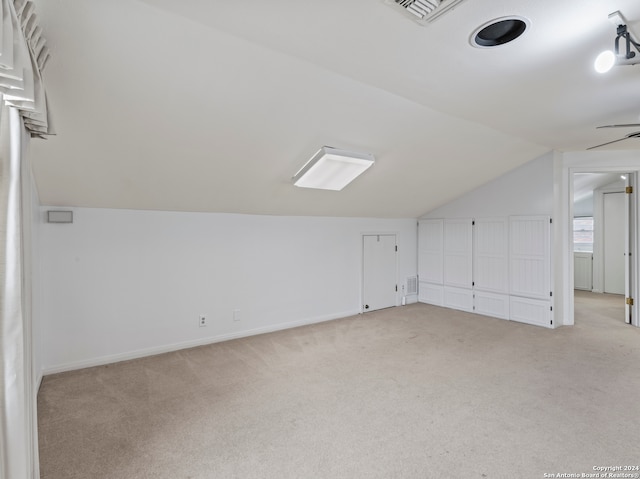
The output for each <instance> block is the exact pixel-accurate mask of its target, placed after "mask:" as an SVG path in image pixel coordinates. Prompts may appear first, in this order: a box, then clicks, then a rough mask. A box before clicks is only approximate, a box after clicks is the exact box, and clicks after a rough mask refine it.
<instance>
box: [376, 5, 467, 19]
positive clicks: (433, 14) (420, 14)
mask: <svg viewBox="0 0 640 479" xmlns="http://www.w3.org/2000/svg"><path fill="white" fill-rule="evenodd" d="M463 1H464V0H384V2H385V3H386V4H388V5H391V6H392V7H395V8H397V9H399V10H401V11H403V12H404V13H405V14H406V15H407V16H408V17H410V18H413V19H414V20H415V21H416V22H418V23H420V24H421V25H426V24H428V23H431V22H433V21H434V20H436V19H438V18H439V17H440V16H441V15H443V14H445V13H447V12H448V11H449V10H451V9H452V8H453V7H455V6H456V5H458V4H459V3H462V2H463Z"/></svg>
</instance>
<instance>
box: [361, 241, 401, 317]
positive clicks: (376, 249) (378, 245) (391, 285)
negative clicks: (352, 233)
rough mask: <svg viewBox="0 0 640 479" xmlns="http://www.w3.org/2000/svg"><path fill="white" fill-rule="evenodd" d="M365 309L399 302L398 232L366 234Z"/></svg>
mask: <svg viewBox="0 0 640 479" xmlns="http://www.w3.org/2000/svg"><path fill="white" fill-rule="evenodd" d="M362 242H363V243H362V246H363V281H362V283H363V284H362V310H363V311H365V312H366V311H375V310H377V309H383V308H389V307H391V306H395V305H396V297H397V294H398V281H397V280H398V278H397V248H396V235H364V236H363V237H362Z"/></svg>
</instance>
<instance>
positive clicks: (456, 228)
mask: <svg viewBox="0 0 640 479" xmlns="http://www.w3.org/2000/svg"><path fill="white" fill-rule="evenodd" d="M472 248H473V230H472V220H471V219H459V220H458V219H456V220H445V222H444V285H445V286H453V287H456V288H468V289H471V287H472V284H471V283H472V280H473V278H472V266H473V256H472V254H473V252H472Z"/></svg>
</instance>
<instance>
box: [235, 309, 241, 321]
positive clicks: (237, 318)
mask: <svg viewBox="0 0 640 479" xmlns="http://www.w3.org/2000/svg"><path fill="white" fill-rule="evenodd" d="M233 320H234V321H240V310H239V309H234V310H233Z"/></svg>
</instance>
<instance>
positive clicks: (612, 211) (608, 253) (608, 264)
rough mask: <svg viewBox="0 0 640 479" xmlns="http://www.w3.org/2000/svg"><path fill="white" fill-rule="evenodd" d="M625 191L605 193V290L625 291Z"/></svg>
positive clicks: (612, 291)
mask: <svg viewBox="0 0 640 479" xmlns="http://www.w3.org/2000/svg"><path fill="white" fill-rule="evenodd" d="M626 196H627V195H626V194H625V193H606V194H605V195H604V215H603V216H604V221H603V237H604V241H603V243H604V245H603V246H604V292H605V293H613V294H624V293H625V257H626V256H625V243H627V244H628V240H626V241H625V230H626V224H627V220H626V217H625V214H627V215H628V205H626V203H627V198H626Z"/></svg>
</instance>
